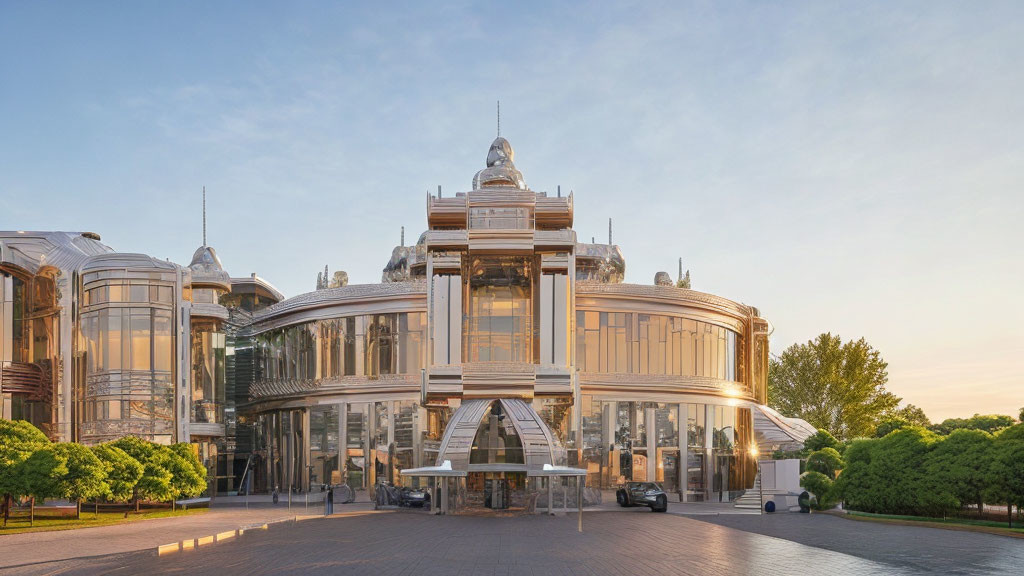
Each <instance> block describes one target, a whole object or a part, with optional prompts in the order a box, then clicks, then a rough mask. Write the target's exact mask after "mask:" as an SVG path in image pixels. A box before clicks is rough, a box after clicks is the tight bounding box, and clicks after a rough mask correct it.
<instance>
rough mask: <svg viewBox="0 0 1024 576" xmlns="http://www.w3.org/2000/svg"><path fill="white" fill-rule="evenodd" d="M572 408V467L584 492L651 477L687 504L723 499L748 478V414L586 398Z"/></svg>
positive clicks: (692, 405)
mask: <svg viewBox="0 0 1024 576" xmlns="http://www.w3.org/2000/svg"><path fill="white" fill-rule="evenodd" d="M580 406H581V416H582V418H581V427H582V438H583V446H582V450H581V452H580V453H581V458H582V461H581V462H580V464H579V465H580V466H581V467H582V468H585V469H586V470H587V485H589V486H595V487H601V488H605V489H611V488H614V487H615V486H617V485H620V484H622V483H624V482H629V481H647V480H648V479H649V478H650V477H652V476H653V477H654V481H655V482H660V483H661V484H662V487H663V488H664V490H665V491H666V492H670V493H679V494H684V495H685V497H686V499H687V500H689V501H694V500H703V499H706V498H710V499H713V500H721V501H727V500H731V499H732V498H734V497H735V496H736V495H738V493H739V492H742V491H743V490H745V489H747V488H748V487H749V486H750V485H751V483H752V482H753V480H754V474H756V464H755V462H754V460H753V457H752V456H751V455H750V448H751V447H752V446H753V428H752V419H751V414H750V409H749V408H743V407H735V406H729V405H716V404H705V403H686V402H679V403H677V402H638V401H621V400H620V401H615V400H609V399H605V398H602V397H600V396H592V395H588V394H584V395H583V396H582V398H581V403H580ZM652 472H653V473H652Z"/></svg>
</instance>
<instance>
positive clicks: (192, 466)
mask: <svg viewBox="0 0 1024 576" xmlns="http://www.w3.org/2000/svg"><path fill="white" fill-rule="evenodd" d="M160 449H161V450H160V452H161V454H160V457H159V462H160V465H161V466H163V467H164V469H166V470H167V471H168V472H170V473H171V486H172V488H173V489H174V497H175V498H195V497H196V496H199V495H200V494H202V493H203V491H204V490H206V467H204V466H203V463H202V462H200V461H199V457H198V456H196V453H195V452H194V451H193V449H192V445H191V444H188V443H186V442H180V443H178V444H173V445H171V446H161V447H160Z"/></svg>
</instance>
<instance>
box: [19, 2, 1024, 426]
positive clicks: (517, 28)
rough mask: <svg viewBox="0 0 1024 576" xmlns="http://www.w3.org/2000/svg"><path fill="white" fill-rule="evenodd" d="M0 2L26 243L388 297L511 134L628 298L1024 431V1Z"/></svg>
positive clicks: (934, 408) (937, 415)
mask: <svg viewBox="0 0 1024 576" xmlns="http://www.w3.org/2000/svg"><path fill="white" fill-rule="evenodd" d="M424 4H425V5H420V4H391V3H374V4H373V5H372V6H370V5H367V6H363V7H359V6H352V5H348V4H337V3H314V2H289V3H259V2H237V3H231V2H217V3H210V2H194V3H189V2H175V3H158V2H95V3H84V2H65V3H60V2H32V3H28V2H12V1H6V0H5V1H0V134H2V135H3V136H2V138H0V229H46V230H54V229H62V230H91V231H96V232H98V233H100V234H101V235H102V236H103V239H104V241H105V242H106V243H108V244H110V245H111V246H113V247H114V248H116V249H118V250H121V251H137V252H144V253H148V254H152V255H154V256H158V257H162V258H170V259H172V260H174V261H176V262H179V263H185V264H187V263H188V260H189V259H190V257H191V254H192V252H193V251H194V250H195V248H196V247H197V246H198V245H199V244H200V243H201V239H202V238H201V213H200V198H201V189H202V187H203V186H204V185H205V186H206V187H207V191H208V200H207V203H208V211H209V214H208V221H209V242H210V244H211V245H213V246H214V247H216V248H217V250H218V252H219V253H220V256H221V259H222V260H223V262H224V265H225V266H226V267H227V268H228V270H229V271H230V272H231V273H232V274H233V275H236V276H241V275H247V274H249V273H251V272H257V273H259V274H260V275H261V276H264V277H266V278H268V279H269V280H270V281H271V282H273V283H275V284H276V285H277V286H278V287H279V288H281V289H282V290H283V291H284V292H285V293H286V294H287V295H289V296H291V295H295V294H298V293H300V292H304V291H308V290H310V289H312V288H313V287H314V284H315V280H316V273H317V271H318V270H322V269H323V266H324V264H327V265H329V266H330V268H331V270H336V269H343V270H346V271H348V273H349V276H350V278H351V281H352V282H353V283H363V282H376V281H379V280H380V271H381V268H382V267H383V265H384V264H385V262H386V261H387V259H388V257H389V255H390V252H391V248H392V247H393V246H394V245H395V244H397V242H398V238H399V228H400V226H403V225H404V226H405V227H406V230H407V237H408V238H410V239H415V238H416V237H417V236H418V234H419V233H420V232H421V231H422V230H423V229H424V228H425V225H426V222H425V214H424V206H425V195H426V193H427V191H428V190H436V187H437V185H439V184H440V185H442V186H443V187H444V190H445V192H446V193H454V192H455V191H462V190H466V189H468V188H469V186H470V182H471V179H472V176H473V174H474V173H475V172H476V171H477V170H478V169H480V168H481V167H483V164H484V159H485V157H486V152H487V147H488V145H489V143H490V141H491V140H492V139H493V137H494V131H495V126H494V124H495V119H494V106H495V101H496V100H498V99H500V100H501V101H502V134H503V135H504V136H506V137H507V138H508V139H509V140H510V141H511V142H512V144H513V146H514V147H515V149H516V154H517V155H516V164H517V166H518V167H519V169H520V170H522V172H523V174H524V176H525V178H526V182H527V184H528V185H530V187H531V188H533V189H535V190H547V191H551V192H552V193H553V192H554V190H555V188H556V186H558V185H561V186H562V189H563V191H568V190H570V189H571V190H574V191H575V200H576V202H575V206H576V225H575V227H576V230H577V232H578V233H579V235H580V237H581V238H583V239H586V240H589V238H590V237H591V236H596V237H597V238H598V239H604V238H605V237H606V235H607V218H608V217H614V221H615V242H616V243H617V244H620V245H621V246H622V248H623V252H624V253H625V255H626V259H627V280H628V281H630V282H638V283H649V282H651V281H652V279H653V277H654V274H655V272H657V271H658V270H668V271H670V272H672V273H673V274H674V272H675V269H676V259H677V258H678V257H680V256H681V257H683V259H684V263H685V266H686V267H687V268H689V269H690V270H691V273H692V275H693V281H694V287H695V288H697V289H699V290H704V291H708V292H714V293H717V294H721V295H723V296H726V297H729V298H733V299H735V300H740V301H743V302H746V303H748V304H753V305H756V306H758V307H760V308H761V310H762V311H763V313H764V314H765V315H766V316H767V317H768V318H769V319H770V320H771V321H772V322H773V324H774V326H775V332H774V334H773V339H772V345H773V350H774V352H776V353H778V352H781V350H782V349H783V348H784V347H786V346H788V345H790V344H792V343H794V342H803V341H806V340H808V339H810V338H813V337H814V336H815V335H817V334H818V333H820V332H824V331H832V332H833V333H838V334H840V335H841V336H843V337H844V338H859V337H861V336H863V337H865V338H867V340H868V341H869V342H870V343H872V344H873V345H874V346H875V347H877V348H879V349H880V350H881V351H882V353H883V356H884V357H885V359H886V360H887V361H888V362H889V370H890V385H889V388H890V389H891V390H892V391H894V392H895V393H897V394H899V395H901V396H903V397H904V398H905V399H906V401H908V402H911V403H914V404H917V405H920V406H922V407H924V408H925V410H926V411H927V412H928V414H929V415H930V416H931V417H932V418H933V419H941V418H945V417H949V416H967V415H970V414H972V413H974V412H982V413H987V412H1001V413H1013V414H1015V413H1016V411H1017V408H1018V407H1020V406H1022V405H1024V328H1022V326H1024V312H1022V306H1021V305H1020V304H1019V302H1018V298H1019V295H1020V293H1021V290H1020V286H1022V284H1024V266H1022V262H1024V232H1022V222H1024V189H1022V187H1024V186H1022V185H1024V130H1022V128H1024V98H1021V94H1022V93H1024V66H1022V65H1021V62H1024V33H1022V32H1024V30H1022V22H1024V3H1019V2H1016V3H1015V2H1006V3H999V2H978V3H962V2H959V3H958V2H953V3H943V2H921V3H913V2H901V3H885V2H883V3H846V4H845V5H843V4H839V3H827V4H826V3H807V4H799V3H785V2H782V3H753V4H743V3H715V2H707V3H682V2H669V3H664V4H659V3H654V2H643V3H626V2H617V3H614V4H606V5H602V4H591V5H577V4H568V3H553V2H543V3H517V4H514V5H513V4H510V3H497V4H477V3H471V2H466V3H456V4H443V5H442V4H441V3H424Z"/></svg>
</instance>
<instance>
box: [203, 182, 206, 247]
mask: <svg viewBox="0 0 1024 576" xmlns="http://www.w3.org/2000/svg"><path fill="white" fill-rule="evenodd" d="M203 246H206V186H203Z"/></svg>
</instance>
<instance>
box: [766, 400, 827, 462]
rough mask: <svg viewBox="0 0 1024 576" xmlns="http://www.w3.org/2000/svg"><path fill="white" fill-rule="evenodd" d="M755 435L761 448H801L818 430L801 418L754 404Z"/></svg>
mask: <svg viewBox="0 0 1024 576" xmlns="http://www.w3.org/2000/svg"><path fill="white" fill-rule="evenodd" d="M752 412H753V414H754V435H755V437H756V440H757V445H758V447H759V448H760V449H761V450H765V451H766V450H800V449H802V448H803V447H804V441H806V440H807V439H808V438H810V437H811V436H813V435H814V434H815V433H816V432H817V431H818V430H817V429H816V428H815V427H814V426H812V425H811V424H810V423H808V422H807V421H806V420H801V419H800V418H787V417H785V416H783V415H782V414H779V413H778V412H777V411H775V410H773V409H772V408H769V407H768V406H764V405H757V406H754V409H753V410H752Z"/></svg>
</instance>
